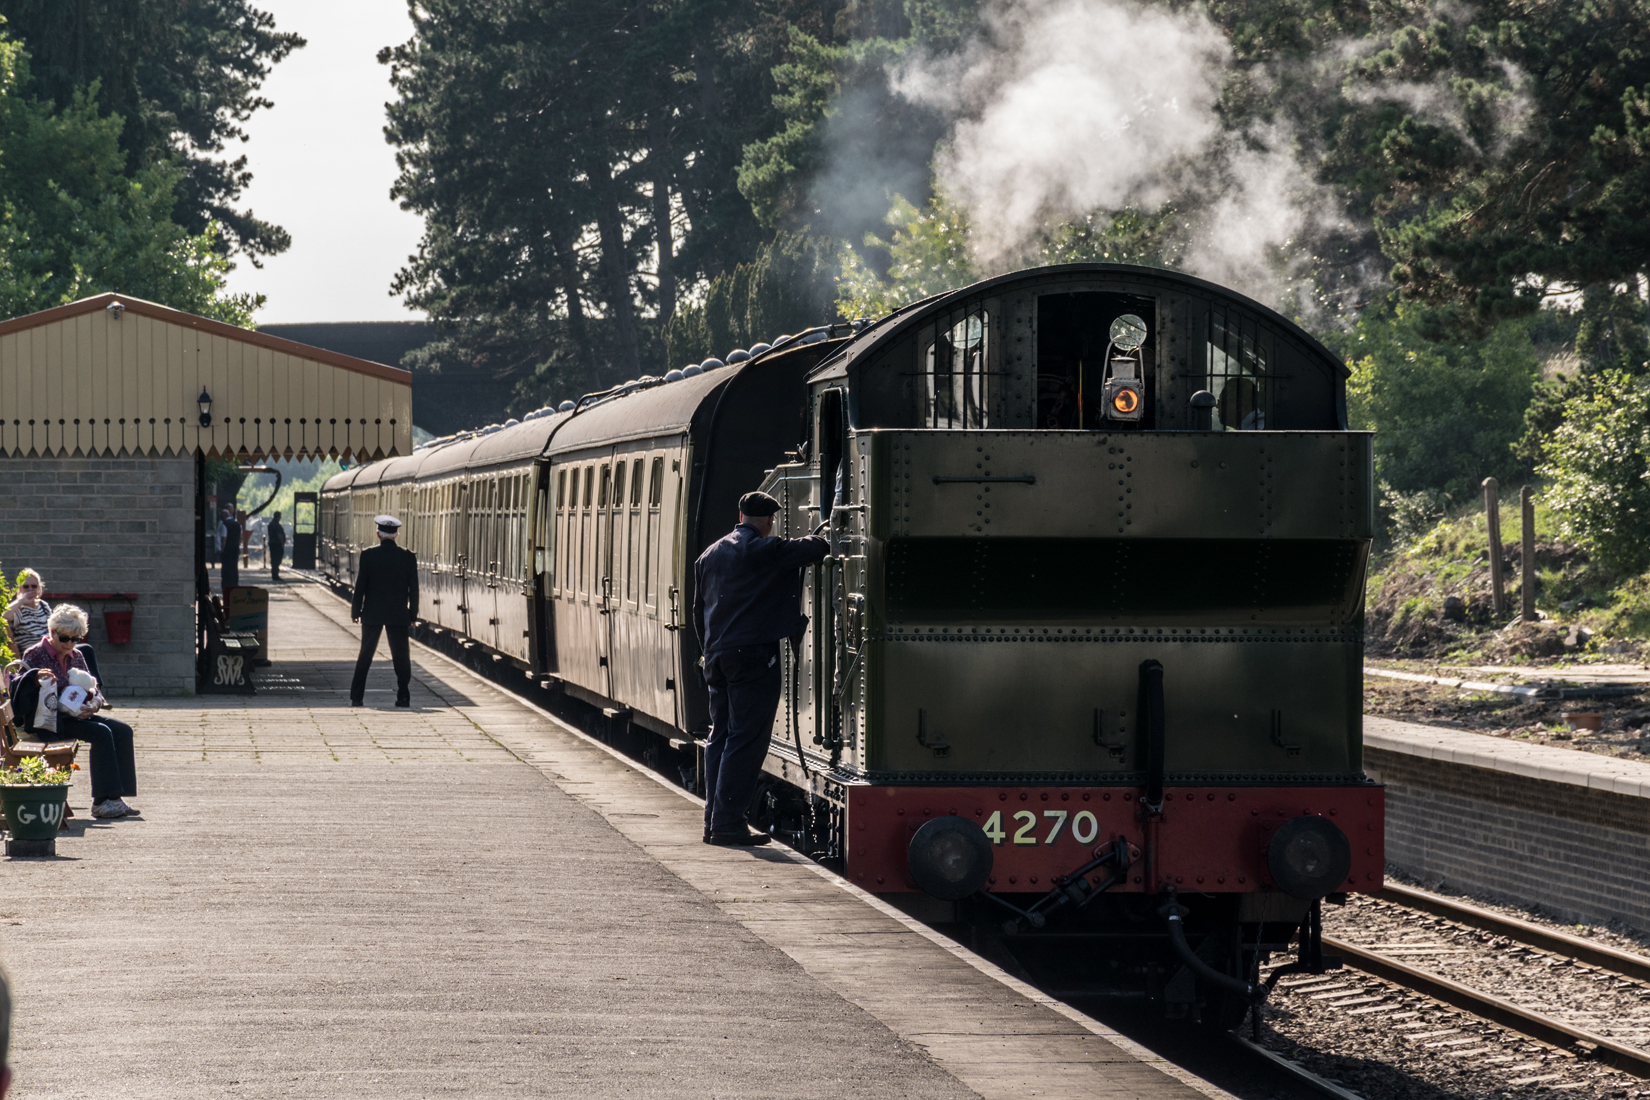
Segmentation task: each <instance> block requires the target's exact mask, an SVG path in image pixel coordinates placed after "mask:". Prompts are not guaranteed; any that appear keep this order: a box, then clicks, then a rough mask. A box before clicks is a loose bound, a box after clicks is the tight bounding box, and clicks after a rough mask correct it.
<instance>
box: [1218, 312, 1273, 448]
mask: <svg viewBox="0 0 1650 1100" xmlns="http://www.w3.org/2000/svg"><path fill="white" fill-rule="evenodd" d="M1266 343H1267V341H1265V340H1264V339H1263V334H1262V332H1261V330H1260V325H1259V323H1258V322H1256V321H1254V320H1251V319H1249V318H1247V317H1242V316H1240V315H1238V314H1236V313H1232V312H1227V311H1225V310H1219V309H1216V310H1212V311H1211V312H1210V314H1209V385H1208V389H1209V392H1210V393H1212V394H1214V395H1215V415H1214V418H1213V424H1212V426H1213V427H1214V429H1215V430H1216V431H1222V430H1224V431H1258V430H1263V429H1264V428H1265V427H1266V413H1267V409H1268V407H1269V406H1270V404H1271V400H1270V399H1271V386H1270V385H1268V382H1269V377H1270V376H1269V375H1268V373H1267V354H1266V352H1267V349H1266V347H1265V344H1266Z"/></svg>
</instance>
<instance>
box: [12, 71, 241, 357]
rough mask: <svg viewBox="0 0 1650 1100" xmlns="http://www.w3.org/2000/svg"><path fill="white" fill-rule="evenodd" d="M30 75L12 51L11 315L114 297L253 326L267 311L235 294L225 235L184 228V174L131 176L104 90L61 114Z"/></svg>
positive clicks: (154, 170)
mask: <svg viewBox="0 0 1650 1100" xmlns="http://www.w3.org/2000/svg"><path fill="white" fill-rule="evenodd" d="M27 75H28V63H27V60H26V58H25V56H24V54H23V51H22V50H21V47H20V46H19V45H18V44H16V43H10V42H3V41H0V315H4V316H16V315H18V314H22V313H30V312H34V311H35V310H39V309H45V308H49V307H51V306H55V305H60V304H62V303H64V302H69V301H73V300H74V299H76V298H83V297H86V296H87V295H90V294H96V293H100V292H103V291H108V290H113V291H118V292H120V293H123V294H131V295H134V296H136V297H140V298H148V299H151V300H153V301H158V302H162V303H164V304H166V305H169V306H172V307H173V308H175V309H182V310H187V311H188V312H191V313H197V314H201V315H203V316H208V317H213V318H217V319H219V320H223V321H226V322H229V323H231V324H239V325H250V324H251V320H252V311H253V310H254V309H256V308H257V307H258V305H260V304H261V299H259V298H256V297H253V296H249V295H228V294H225V293H224V280H225V276H226V274H227V269H228V261H227V260H226V259H225V258H224V257H223V255H222V254H221V251H220V250H219V249H218V248H217V247H216V245H217V240H218V238H217V235H216V228H215V227H214V226H209V227H208V228H207V229H206V231H205V232H202V233H199V234H190V233H189V232H188V231H187V230H186V229H184V228H183V227H181V226H179V225H177V224H176V223H175V222H173V221H172V210H173V206H174V204H175V202H176V194H175V187H176V183H177V172H176V170H175V169H173V168H172V167H171V166H169V165H165V164H162V165H158V166H155V167H151V168H144V169H139V170H138V171H136V172H132V173H127V172H126V170H125V164H126V158H125V156H124V155H123V154H122V153H121V150H120V134H121V131H122V119H121V118H120V117H119V116H118V115H101V114H99V112H98V109H97V106H96V100H95V92H96V89H95V88H93V89H88V90H87V92H86V93H84V94H78V95H76V96H75V97H73V99H72V100H71V101H70V103H69V105H68V106H67V107H66V108H63V109H62V110H58V109H55V108H54V107H53V105H52V104H51V103H50V102H48V101H45V100H41V99H35V98H30V97H25V96H23V95H22V94H20V93H19V91H18V88H19V86H20V85H23V84H24V83H25V82H26V80H27Z"/></svg>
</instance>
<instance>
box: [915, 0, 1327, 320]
mask: <svg viewBox="0 0 1650 1100" xmlns="http://www.w3.org/2000/svg"><path fill="white" fill-rule="evenodd" d="M1230 58H1231V51H1230V47H1229V46H1228V45H1227V42H1226V39H1225V37H1224V35H1223V34H1222V33H1221V31H1220V29H1219V28H1218V27H1216V26H1215V25H1214V24H1213V23H1211V22H1210V21H1209V20H1208V18H1207V17H1205V16H1204V15H1203V14H1202V12H1201V11H1199V10H1197V9H1190V10H1182V11H1169V10H1164V9H1161V8H1143V7H1139V6H1137V5H1135V4H1132V3H1129V2H1126V0H1101V2H1097V0H996V2H995V3H994V4H993V5H992V6H991V7H990V8H989V9H988V10H987V12H986V13H985V16H984V33H983V34H982V35H980V36H979V37H977V38H976V39H974V40H973V41H972V42H971V43H970V44H969V45H968V46H966V47H965V48H964V49H963V50H962V51H961V52H960V53H959V54H956V55H953V56H950V57H933V56H917V57H913V58H911V59H908V60H907V61H905V62H904V63H903V64H902V65H901V67H900V68H899V69H898V70H897V71H896V72H895V73H894V74H893V83H894V88H895V90H896V91H897V92H899V93H900V94H901V95H903V96H905V97H906V98H907V99H908V100H910V101H912V102H913V103H916V104H920V105H922V106H925V107H928V108H930V109H934V110H938V111H941V112H943V113H944V114H945V115H946V116H947V117H948V118H949V119H950V120H951V125H950V129H949V133H948V140H947V141H946V142H945V143H944V144H943V145H942V147H941V150H940V153H939V154H938V156H937V158H936V161H935V173H936V176H937V182H938V184H939V186H940V188H941V189H942V190H943V191H945V192H946V193H947V194H948V195H949V196H950V197H951V198H952V199H953V200H954V201H956V202H958V203H959V204H961V205H962V207H963V208H964V209H965V210H966V211H967V212H968V214H969V217H970V221H971V224H972V226H973V230H974V232H973V241H974V248H975V251H976V258H977V259H978V261H979V262H980V264H981V265H982V267H984V268H985V269H987V270H1001V269H1004V268H1007V267H1010V266H1014V265H1015V264H1017V263H1020V262H1023V261H1024V260H1025V259H1026V258H1027V256H1028V255H1029V254H1030V253H1031V252H1032V251H1033V249H1034V248H1035V247H1036V245H1037V244H1038V242H1039V240H1040V239H1041V238H1042V237H1043V235H1044V234H1046V232H1047V231H1048V230H1049V228H1050V227H1051V226H1053V225H1055V224H1058V223H1060V222H1063V221H1067V220H1071V219H1074V218H1079V217H1084V216H1086V215H1090V214H1092V213H1095V212H1097V211H1107V210H1119V209H1122V208H1126V207H1134V208H1138V209H1141V210H1143V211H1147V212H1150V211H1153V210H1155V209H1157V208H1159V207H1160V206H1161V205H1162V204H1163V203H1165V202H1168V201H1170V200H1174V201H1176V202H1177V205H1178V206H1179V207H1181V208H1183V209H1184V210H1185V211H1186V216H1187V218H1188V219H1189V220H1190V227H1189V228H1190V241H1189V245H1188V248H1187V252H1186V254H1185V255H1184V257H1183V260H1182V262H1183V266H1185V267H1186V269H1187V270H1189V271H1191V272H1193V273H1195V274H1199V275H1202V276H1205V277H1207V278H1209V279H1212V280H1214V281H1216V282H1220V283H1223V284H1225V285H1228V286H1233V287H1235V288H1238V289H1242V290H1244V291H1246V292H1247V293H1249V294H1250V295H1251V296H1253V297H1256V298H1258V299H1260V300H1262V301H1268V302H1271V303H1272V304H1279V299H1280V297H1281V296H1282V293H1283V289H1284V287H1283V283H1282V281H1281V280H1280V279H1279V278H1278V271H1277V268H1276V265H1275V263H1273V262H1271V261H1272V259H1273V258H1274V257H1276V256H1277V255H1279V252H1278V250H1280V249H1281V250H1283V252H1285V253H1289V252H1293V251H1297V249H1296V247H1295V246H1297V245H1298V243H1299V242H1300V241H1301V240H1303V239H1304V238H1306V237H1307V236H1309V235H1310V234H1312V233H1314V232H1317V231H1319V230H1321V229H1325V228H1328V227H1330V226H1332V225H1334V224H1336V223H1338V222H1339V220H1340V215H1339V214H1338V212H1337V210H1336V207H1335V204H1334V203H1333V201H1332V198H1331V196H1330V195H1329V193H1328V192H1327V191H1326V190H1325V189H1323V188H1321V187H1319V186H1318V185H1317V184H1316V183H1314V182H1313V180H1312V175H1311V172H1310V171H1305V170H1303V168H1302V165H1301V164H1300V162H1299V158H1298V155H1297V142H1296V140H1295V136H1294V135H1293V134H1291V133H1290V132H1288V131H1287V130H1286V129H1284V128H1282V127H1277V126H1274V127H1272V128H1269V129H1263V130H1260V129H1257V130H1251V131H1250V132H1248V133H1244V134H1234V133H1233V132H1232V131H1231V130H1229V129H1226V128H1223V127H1222V125H1221V120H1220V118H1219V115H1218V114H1217V111H1216V107H1217V104H1218V101H1219V98H1220V94H1221V88H1222V84H1223V82H1224V81H1225V79H1226V77H1227V75H1228V71H1229V70H1228V66H1229V63H1230Z"/></svg>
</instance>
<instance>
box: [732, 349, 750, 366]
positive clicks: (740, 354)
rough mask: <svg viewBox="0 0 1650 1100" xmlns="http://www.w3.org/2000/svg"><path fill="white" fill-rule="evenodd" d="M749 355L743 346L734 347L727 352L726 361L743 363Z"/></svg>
mask: <svg viewBox="0 0 1650 1100" xmlns="http://www.w3.org/2000/svg"><path fill="white" fill-rule="evenodd" d="M750 357H751V353H750V352H748V351H746V350H745V349H744V348H735V349H734V350H732V351H730V352H728V362H730V363H743V362H744V361H745V360H747V359H749V358H750Z"/></svg>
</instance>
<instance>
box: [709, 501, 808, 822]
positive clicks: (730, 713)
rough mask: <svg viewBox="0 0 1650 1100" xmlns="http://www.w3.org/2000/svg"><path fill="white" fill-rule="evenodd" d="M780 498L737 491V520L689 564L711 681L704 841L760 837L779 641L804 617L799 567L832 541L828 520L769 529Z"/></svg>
mask: <svg viewBox="0 0 1650 1100" xmlns="http://www.w3.org/2000/svg"><path fill="white" fill-rule="evenodd" d="M778 511H779V502H778V501H777V500H775V499H774V498H773V497H771V496H769V495H768V494H767V493H746V494H745V495H744V496H743V497H741V498H740V499H739V526H737V527H735V528H734V529H733V531H732V533H730V534H728V535H726V536H724V537H723V538H721V539H720V540H718V541H717V542H715V543H712V544H711V545H710V547H709V548H707V549H706V550H705V552H704V553H703V554H701V555H699V560H698V561H697V562H695V563H694V566H693V571H694V580H695V583H694V587H693V631H694V633H695V634H696V635H697V636H698V638H699V652H700V653H702V654H704V657H703V658H702V661H703V664H704V669H705V684H706V686H707V687H708V688H709V689H710V739H709V740H708V741H707V742H706V743H705V775H704V780H705V843H706V844H721V845H726V846H729V847H749V846H751V845H754V844H766V843H768V841H769V839H770V838H769V836H768V835H767V834H766V833H758V832H753V831H752V830H751V827H750V823H749V821H748V820H747V819H746V813H747V812H748V811H749V810H750V805H751V799H752V798H754V797H755V795H756V781H757V777H758V776H760V775H761V773H762V760H763V758H764V757H766V756H767V753H768V741H769V738H770V737H772V735H773V719H774V715H775V714H776V713H777V712H778V710H779V695H780V688H781V683H782V680H781V676H782V672H783V668H782V666H781V665H780V663H779V662H780V660H781V659H782V654H781V646H782V645H783V643H784V642H785V640H786V639H788V638H791V637H793V636H797V635H800V634H801V632H802V630H803V629H804V628H805V627H806V626H807V618H806V617H805V616H804V615H803V614H802V610H801V585H802V567H803V566H805V565H811V564H813V563H814V562H816V561H819V560H821V559H823V558H824V557H825V555H826V554H828V553H829V552H830V549H831V544H830V542H829V541H827V540H826V539H824V538H822V537H820V534H819V532H820V531H823V530H824V529H825V524H820V525H819V528H818V529H817V530H816V531H815V532H814V533H813V534H812V535H808V536H806V537H804V538H799V539H785V538H775V537H774V535H773V517H774V513H776V512H778Z"/></svg>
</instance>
